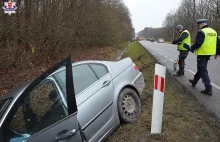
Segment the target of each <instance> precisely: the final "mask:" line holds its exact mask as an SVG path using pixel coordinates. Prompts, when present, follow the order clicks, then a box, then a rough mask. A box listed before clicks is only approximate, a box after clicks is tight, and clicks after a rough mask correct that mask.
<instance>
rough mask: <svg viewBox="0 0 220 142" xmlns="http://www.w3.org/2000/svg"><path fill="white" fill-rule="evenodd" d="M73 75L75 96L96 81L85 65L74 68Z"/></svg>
mask: <svg viewBox="0 0 220 142" xmlns="http://www.w3.org/2000/svg"><path fill="white" fill-rule="evenodd" d="M73 73H74V74H73V81H74V89H75V94H76V95H77V94H79V93H80V92H82V91H83V90H85V89H86V88H87V87H89V86H90V85H92V84H93V83H95V82H96V81H97V80H98V78H97V77H96V75H95V74H94V72H93V71H92V70H91V68H90V67H89V66H88V65H87V64H83V65H78V66H74V67H73Z"/></svg>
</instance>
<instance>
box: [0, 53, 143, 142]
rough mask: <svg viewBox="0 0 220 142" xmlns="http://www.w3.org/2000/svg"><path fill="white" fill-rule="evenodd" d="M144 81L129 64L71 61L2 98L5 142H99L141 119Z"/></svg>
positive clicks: (0, 128)
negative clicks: (122, 125) (122, 124)
mask: <svg viewBox="0 0 220 142" xmlns="http://www.w3.org/2000/svg"><path fill="white" fill-rule="evenodd" d="M144 86H145V84H144V77H143V75H142V73H141V72H140V71H139V70H138V67H137V66H136V65H135V64H134V63H133V61H132V60H131V59H130V58H125V59H123V60H120V61H115V62H110V61H83V62H76V63H72V62H71V56H69V57H67V58H65V59H64V60H62V61H60V62H59V63H58V64H57V65H55V66H54V67H53V68H52V69H49V70H48V71H46V72H45V73H43V74H41V75H40V76H39V77H37V78H36V79H35V80H33V81H31V82H28V83H26V84H24V85H22V86H20V87H18V88H16V89H14V90H13V91H11V92H9V93H8V94H7V95H4V96H3V97H1V98H0V131H1V133H0V141H1V142H24V141H25V142H58V141H60V142H61V141H62V142H81V141H89V142H98V141H103V140H104V139H105V138H106V137H107V136H108V135H109V134H110V133H111V132H112V131H113V130H114V129H115V128H116V127H117V126H118V125H119V124H120V122H126V123H130V122H134V121H135V120H136V118H137V117H138V116H139V115H140V113H141V103H140V95H141V93H142V91H143V89H144Z"/></svg>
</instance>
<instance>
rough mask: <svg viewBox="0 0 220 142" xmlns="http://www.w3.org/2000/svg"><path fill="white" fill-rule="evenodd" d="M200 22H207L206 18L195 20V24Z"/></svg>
mask: <svg viewBox="0 0 220 142" xmlns="http://www.w3.org/2000/svg"><path fill="white" fill-rule="evenodd" d="M202 23H208V20H207V19H198V20H197V25H199V24H202Z"/></svg>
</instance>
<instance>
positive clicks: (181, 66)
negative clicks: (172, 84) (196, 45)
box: [179, 50, 189, 73]
mask: <svg viewBox="0 0 220 142" xmlns="http://www.w3.org/2000/svg"><path fill="white" fill-rule="evenodd" d="M188 54H189V51H185V50H180V54H179V72H180V73H184V67H185V59H186V57H187V56H188Z"/></svg>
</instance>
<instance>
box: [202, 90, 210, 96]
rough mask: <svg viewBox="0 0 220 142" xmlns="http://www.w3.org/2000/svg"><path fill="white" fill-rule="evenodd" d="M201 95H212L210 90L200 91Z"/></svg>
mask: <svg viewBox="0 0 220 142" xmlns="http://www.w3.org/2000/svg"><path fill="white" fill-rule="evenodd" d="M201 93H202V94H206V95H212V90H202V91H201Z"/></svg>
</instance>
